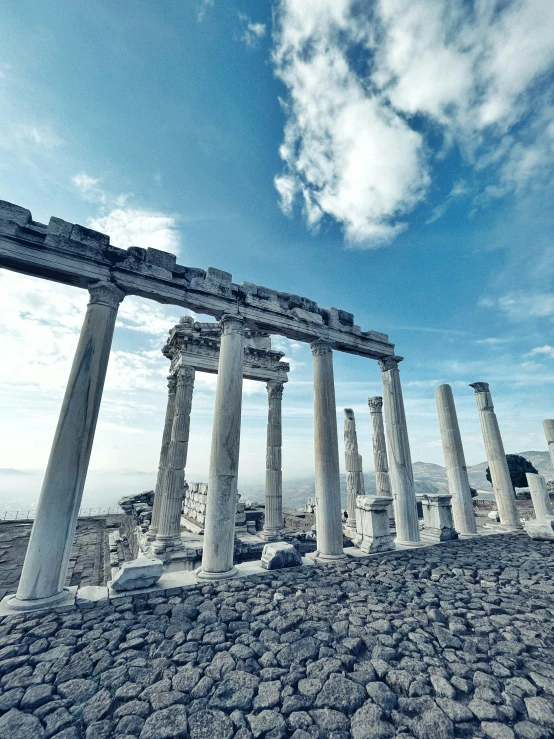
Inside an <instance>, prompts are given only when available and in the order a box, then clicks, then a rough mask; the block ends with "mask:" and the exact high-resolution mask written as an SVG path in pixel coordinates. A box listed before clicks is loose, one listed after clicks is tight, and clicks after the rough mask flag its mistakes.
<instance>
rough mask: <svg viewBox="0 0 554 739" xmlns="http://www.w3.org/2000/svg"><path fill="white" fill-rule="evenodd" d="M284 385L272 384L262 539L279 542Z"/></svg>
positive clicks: (281, 507)
mask: <svg viewBox="0 0 554 739" xmlns="http://www.w3.org/2000/svg"><path fill="white" fill-rule="evenodd" d="M283 387H284V385H283V383H282V382H268V383H267V396H268V403H269V410H268V416H267V448H266V470H265V520H264V528H263V531H262V532H261V533H260V537H261V538H262V539H266V540H267V541H276V540H277V539H278V538H279V533H280V531H281V530H282V529H283V474H282V469H281V446H282V431H281V401H282V398H283Z"/></svg>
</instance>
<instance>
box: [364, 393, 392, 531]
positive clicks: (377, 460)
mask: <svg viewBox="0 0 554 739" xmlns="http://www.w3.org/2000/svg"><path fill="white" fill-rule="evenodd" d="M367 404H368V406H369V413H370V415H371V426H372V429H373V463H374V465H375V486H376V488H377V495H378V496H379V497H383V498H392V493H391V489H390V479H389V462H388V459H387V445H386V443H385V426H384V424H383V410H382V409H383V398H381V397H379V396H375V397H374V398H368V399H367ZM393 506H394V501H393V503H391V504H390V506H389V509H388V510H389V519H393V520H394V507H393Z"/></svg>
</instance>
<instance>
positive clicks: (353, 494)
mask: <svg viewBox="0 0 554 739" xmlns="http://www.w3.org/2000/svg"><path fill="white" fill-rule="evenodd" d="M344 458H345V467H346V510H347V513H348V520H347V522H346V530H347V532H346V533H347V534H352V535H354V534H355V533H356V498H357V497H358V495H365V485H364V472H363V467H362V457H361V455H360V453H359V452H358V437H357V434H356V419H355V417H354V411H353V410H352V408H345V409H344Z"/></svg>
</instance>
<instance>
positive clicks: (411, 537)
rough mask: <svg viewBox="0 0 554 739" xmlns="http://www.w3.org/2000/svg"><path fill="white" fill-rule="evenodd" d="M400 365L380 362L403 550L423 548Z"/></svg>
mask: <svg viewBox="0 0 554 739" xmlns="http://www.w3.org/2000/svg"><path fill="white" fill-rule="evenodd" d="M401 361H402V357H385V358H383V359H380V360H379V365H380V367H381V371H382V377H383V400H384V406H385V423H386V428H387V442H388V450H389V465H390V483H391V489H392V493H393V497H394V500H395V507H396V509H395V515H396V542H397V543H398V544H402V545H403V546H420V544H421V539H420V536H419V522H418V518H417V505H416V497H415V491H414V475H413V471H412V458H411V455H410V442H409V440H408V430H407V428H406V414H405V412H404V399H403V397H402V387H401V385H400V373H399V371H398V363H399V362H401Z"/></svg>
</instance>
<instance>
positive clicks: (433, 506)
mask: <svg viewBox="0 0 554 739" xmlns="http://www.w3.org/2000/svg"><path fill="white" fill-rule="evenodd" d="M417 499H418V500H419V501H421V506H422V508H423V531H422V532H421V535H422V537H423V538H424V539H431V540H433V541H450V540H451V539H457V538H458V532H457V531H456V529H455V528H454V522H453V520H452V496H451V495H443V494H442V493H424V494H423V495H418V496H417Z"/></svg>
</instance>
